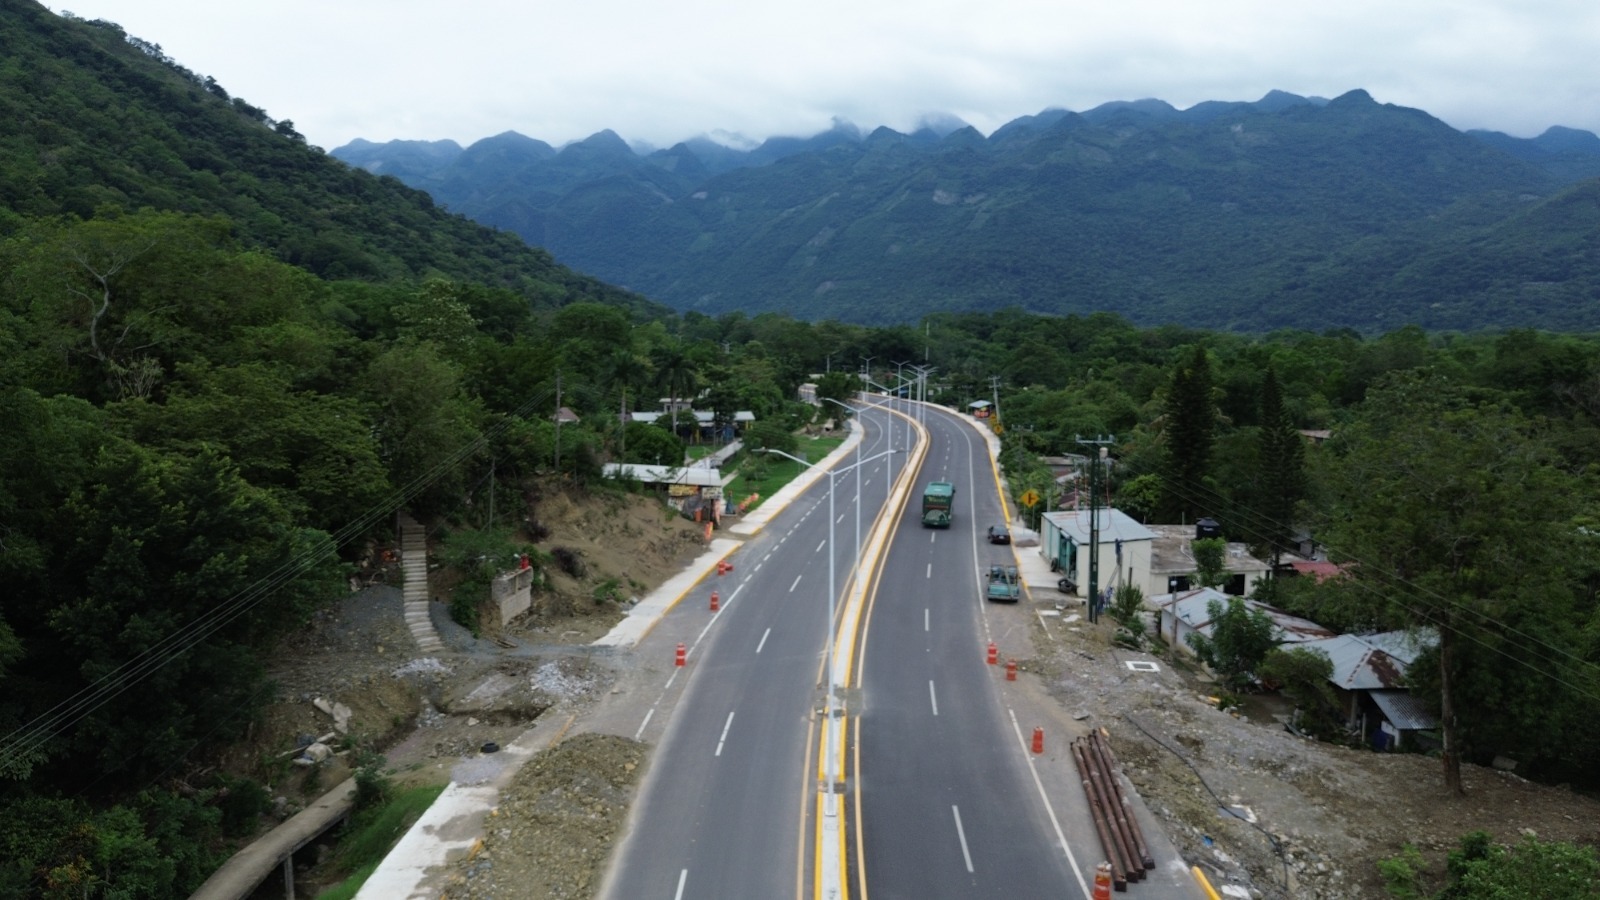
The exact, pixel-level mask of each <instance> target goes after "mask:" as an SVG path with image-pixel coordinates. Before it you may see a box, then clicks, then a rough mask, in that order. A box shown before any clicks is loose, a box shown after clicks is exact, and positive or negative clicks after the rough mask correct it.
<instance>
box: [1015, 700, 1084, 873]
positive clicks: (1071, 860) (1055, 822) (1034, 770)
mask: <svg viewBox="0 0 1600 900" xmlns="http://www.w3.org/2000/svg"><path fill="white" fill-rule="evenodd" d="M1006 712H1008V713H1010V714H1011V728H1012V730H1014V731H1015V732H1016V733H1017V746H1018V747H1020V748H1021V749H1022V754H1023V757H1024V758H1025V759H1027V761H1028V772H1029V773H1030V774H1032V775H1033V786H1034V788H1035V789H1037V790H1038V791H1039V799H1040V800H1043V801H1044V810H1045V812H1047V813H1049V814H1050V825H1051V826H1052V827H1054V828H1055V830H1056V840H1058V841H1060V842H1061V849H1062V850H1064V851H1066V854H1067V862H1068V864H1070V865H1071V866H1072V874H1073V877H1075V878H1077V879H1078V890H1080V891H1083V900H1092V898H1091V897H1090V896H1089V885H1088V883H1086V882H1085V881H1084V880H1083V869H1082V867H1080V866H1079V865H1078V858H1077V857H1076V856H1073V855H1072V847H1071V846H1070V845H1068V844H1067V836H1066V835H1065V834H1064V833H1062V831H1061V821H1060V820H1059V819H1057V818H1056V808H1055V807H1054V806H1051V805H1050V796H1049V795H1048V794H1046V793H1045V792H1044V782H1042V781H1040V780H1039V769H1038V767H1037V766H1035V765H1034V764H1033V753H1032V751H1031V750H1030V749H1029V748H1028V742H1027V741H1026V740H1024V739H1023V737H1022V726H1021V725H1019V724H1018V723H1017V711H1016V710H1015V709H1011V708H1007V709H1006Z"/></svg>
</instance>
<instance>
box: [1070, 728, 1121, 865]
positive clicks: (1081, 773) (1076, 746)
mask: <svg viewBox="0 0 1600 900" xmlns="http://www.w3.org/2000/svg"><path fill="white" fill-rule="evenodd" d="M1072 758H1073V759H1074V760H1076V761H1077V763H1078V777H1079V778H1081V779H1083V795H1084V796H1085V797H1086V798H1088V801H1089V814H1090V816H1091V818H1093V819H1094V829H1095V831H1097V832H1099V833H1100V846H1101V847H1103V848H1104V849H1105V851H1106V856H1107V857H1109V858H1110V860H1111V880H1112V883H1113V886H1114V887H1115V888H1116V889H1117V890H1119V891H1125V890H1127V889H1128V882H1127V878H1126V877H1125V876H1124V875H1123V872H1124V871H1125V867H1124V866H1123V864H1122V861H1121V860H1120V859H1119V858H1118V853H1117V845H1116V842H1115V841H1113V840H1112V839H1111V829H1110V827H1109V826H1107V824H1106V815H1105V810H1103V809H1101V808H1100V803H1099V801H1098V800H1097V799H1096V797H1095V790H1094V785H1093V784H1092V783H1091V781H1090V778H1089V759H1088V756H1087V754H1086V753H1085V752H1084V747H1083V744H1082V743H1081V742H1079V741H1073V742H1072Z"/></svg>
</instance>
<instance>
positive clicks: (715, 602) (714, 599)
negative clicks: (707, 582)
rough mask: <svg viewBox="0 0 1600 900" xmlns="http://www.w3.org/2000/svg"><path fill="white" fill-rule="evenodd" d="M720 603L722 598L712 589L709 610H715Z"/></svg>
mask: <svg viewBox="0 0 1600 900" xmlns="http://www.w3.org/2000/svg"><path fill="white" fill-rule="evenodd" d="M721 603H722V598H721V597H719V596H717V592H716V591H712V592H711V611H712V612H716V611H717V609H718V608H719V607H720V606H721Z"/></svg>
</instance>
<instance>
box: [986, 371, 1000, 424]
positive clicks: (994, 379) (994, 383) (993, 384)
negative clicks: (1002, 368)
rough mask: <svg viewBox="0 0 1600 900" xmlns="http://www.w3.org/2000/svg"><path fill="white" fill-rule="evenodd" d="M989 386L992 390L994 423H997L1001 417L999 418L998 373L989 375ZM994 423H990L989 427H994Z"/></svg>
mask: <svg viewBox="0 0 1600 900" xmlns="http://www.w3.org/2000/svg"><path fill="white" fill-rule="evenodd" d="M989 387H990V389H991V390H993V391H994V424H999V423H1000V421H1001V419H1000V376H999V375H990V376H989ZM994 424H991V425H990V427H991V428H992V427H994Z"/></svg>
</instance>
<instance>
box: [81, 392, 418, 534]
mask: <svg viewBox="0 0 1600 900" xmlns="http://www.w3.org/2000/svg"><path fill="white" fill-rule="evenodd" d="M111 411H112V414H113V416H114V418H115V419H117V420H120V421H121V422H124V423H126V424H125V426H124V427H125V428H126V429H127V431H128V433H129V434H131V435H132V436H134V437H135V438H136V439H138V440H139V441H140V442H141V443H145V444H149V445H154V446H161V447H165V448H169V449H172V450H177V451H191V450H194V449H196V448H199V447H202V446H206V445H212V446H218V447H225V448H227V451H228V455H229V456H230V457H231V458H232V459H233V460H235V461H236V462H237V464H238V466H239V470H240V473H241V474H242V475H243V476H244V477H245V479H246V480H248V481H249V482H250V483H251V484H254V485H256V486H259V487H264V488H268V489H271V490H273V491H275V492H276V493H277V495H278V497H279V499H280V500H281V501H282V502H283V503H284V504H285V506H286V508H287V510H288V512H289V513H290V514H291V515H293V516H294V517H295V518H296V519H297V520H299V521H302V522H306V523H307V524H310V525H311V526H313V527H315V528H320V529H322V530H324V531H327V532H329V533H332V532H336V531H338V530H339V529H341V528H343V527H344V526H345V525H347V524H349V523H351V522H354V521H356V520H357V519H359V518H360V517H361V516H362V515H363V514H365V513H367V512H368V511H369V510H370V509H371V508H372V507H373V506H375V505H377V504H379V503H380V502H382V500H383V499H384V498H385V497H386V496H387V495H388V493H389V491H390V484H389V478H388V473H387V472H386V471H385V469H384V466H383V464H382V463H381V462H380V461H379V459H378V456H377V447H376V446H375V445H374V444H373V442H372V439H371V431H372V423H371V421H370V420H369V419H368V417H367V415H366V411H365V410H364V409H363V408H362V406H361V404H360V403H358V402H357V401H356V400H354V399H352V398H348V397H339V396H332V395H328V394H322V393H316V392H312V391H298V392H297V391H294V390H293V389H292V383H291V380H290V374H289V372H288V371H287V370H286V369H282V368H269V367H267V366H264V365H261V364H247V365H242V366H233V367H229V368H219V369H212V368H208V367H204V366H181V367H180V368H179V380H178V381H177V382H176V383H174V385H173V386H172V388H171V390H170V391H169V396H168V398H167V402H166V403H165V404H160V405H157V404H153V403H149V402H146V401H142V400H135V401H124V402H121V403H118V404H114V405H113V407H112V408H111Z"/></svg>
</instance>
